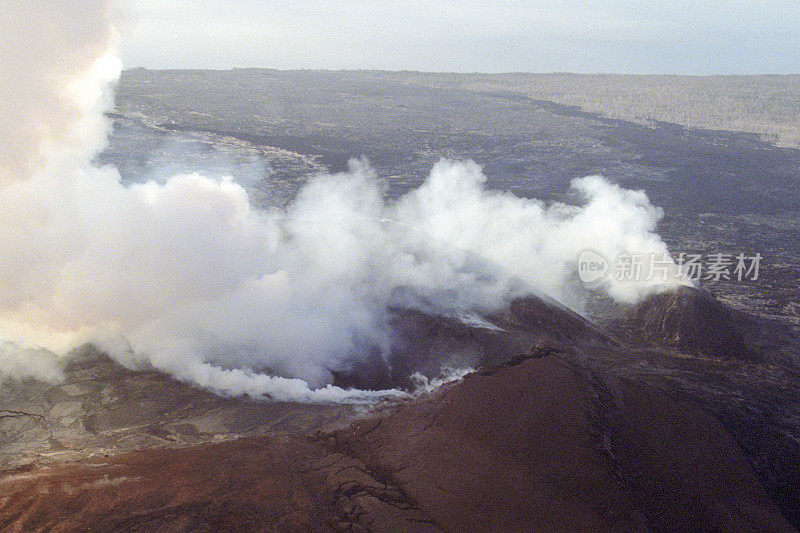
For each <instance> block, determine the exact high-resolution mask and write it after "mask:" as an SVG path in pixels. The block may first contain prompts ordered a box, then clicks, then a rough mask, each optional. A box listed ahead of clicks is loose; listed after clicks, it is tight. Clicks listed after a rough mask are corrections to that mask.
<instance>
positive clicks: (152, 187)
mask: <svg viewBox="0 0 800 533" xmlns="http://www.w3.org/2000/svg"><path fill="white" fill-rule="evenodd" d="M38 4H39V5H38V9H37V8H34V9H32V8H31V7H30V6H26V8H25V9H22V8H18V9H15V10H14V13H13V14H14V16H15V17H16V19H15V20H11V19H12V18H14V17H10V16H5V15H4V17H3V19H2V20H3V23H2V24H3V27H2V29H3V30H4V34H5V35H7V36H9V37H10V38H9V39H6V40H5V41H4V42H3V43H2V45H0V46H2V64H0V66H1V68H2V71H0V75H2V76H3V79H6V80H8V79H11V80H13V81H12V82H11V83H10V84H9V85H8V86H4V88H3V91H4V93H3V96H4V97H5V98H4V100H3V104H2V107H0V109H2V115H0V120H2V123H1V124H0V140H2V141H3V142H2V146H0V247H1V249H0V346H1V347H2V349H1V350H0V372H3V373H6V374H12V375H16V376H21V375H37V376H39V377H42V378H47V379H56V378H57V377H58V375H59V373H58V364H57V363H58V359H57V357H55V356H54V357H52V358H48V357H47V356H46V355H44V354H47V353H53V354H55V355H56V356H61V355H64V354H67V353H68V352H69V351H70V350H72V349H74V348H75V347H77V346H80V345H82V344H84V343H87V342H91V343H94V344H96V345H98V346H99V347H101V348H103V349H105V350H107V351H108V352H109V353H110V354H112V355H113V356H114V357H116V358H118V359H119V360H121V361H123V362H124V363H126V364H129V365H135V364H137V363H139V362H143V361H144V362H148V363H150V364H152V365H153V366H155V367H157V368H160V369H163V370H165V371H168V372H170V373H172V374H173V375H175V376H176V377H178V378H179V379H184V380H188V381H191V382H194V383H196V384H198V385H201V386H204V387H208V388H210V389H212V390H215V391H218V392H221V393H228V394H250V395H253V396H260V395H269V396H271V397H273V398H277V399H299V400H306V401H315V400H320V401H349V400H362V399H369V398H375V397H379V396H382V395H385V394H399V393H397V392H396V391H395V392H386V391H383V392H369V391H344V390H342V389H340V388H337V387H333V386H330V383H331V382H332V380H333V374H332V372H334V371H337V370H341V369H346V368H347V366H348V364H349V362H350V361H352V359H353V358H355V357H358V356H359V354H360V353H362V352H363V351H364V348H365V347H371V348H377V349H382V350H384V351H385V350H386V349H387V347H388V345H389V331H388V326H387V309H388V308H389V307H390V306H393V305H410V306H423V305H424V306H426V307H427V308H434V310H440V311H448V312H454V311H455V312H458V311H462V310H478V311H481V310H484V311H488V310H493V309H497V308H499V307H501V306H503V305H504V304H505V303H507V302H508V300H509V299H510V298H511V297H513V296H516V295H518V294H521V293H522V292H525V291H534V292H535V291H539V292H542V293H545V294H548V295H550V296H552V297H554V298H556V299H558V300H561V301H562V302H566V303H567V304H568V305H570V306H573V307H575V306H577V305H579V298H578V296H577V295H576V294H574V292H573V291H572V290H571V289H570V287H572V286H573V282H574V278H575V261H576V259H577V257H578V254H579V252H580V251H581V250H582V249H584V248H587V247H591V248H593V249H595V250H597V251H599V252H601V253H603V254H606V255H607V256H608V257H615V256H616V255H617V254H619V253H626V252H627V253H652V254H664V253H666V247H665V245H664V243H663V242H662V241H661V240H660V239H659V238H658V236H657V235H656V234H654V233H653V231H654V229H655V225H656V223H657V221H658V219H659V218H660V216H661V212H660V210H658V209H657V208H655V207H653V206H651V205H650V203H649V202H648V200H647V197H646V196H645V195H644V193H641V192H632V191H627V190H624V189H621V188H619V187H617V186H615V185H611V184H609V183H607V182H606V181H605V180H603V179H602V178H600V177H588V178H583V179H580V180H575V181H574V182H573V184H572V186H573V188H574V189H575V190H577V191H578V192H579V193H581V194H582V195H583V196H584V198H585V205H584V206H583V207H571V206H566V205H561V204H556V205H553V206H550V207H547V206H545V205H544V204H542V203H541V202H539V201H536V200H525V199H520V198H516V197H514V196H513V195H510V194H506V193H500V192H493V191H487V190H485V189H484V182H485V179H486V178H485V176H484V175H483V173H482V171H481V169H480V167H478V165H476V164H474V163H471V162H466V163H458V162H451V161H442V162H440V163H438V164H437V165H436V166H435V167H434V168H433V169H432V171H431V175H430V177H429V178H428V180H427V181H426V182H425V183H424V184H423V185H422V186H421V187H420V188H419V189H417V190H415V191H412V192H411V193H409V194H408V195H406V196H405V197H403V198H401V199H400V200H398V201H397V202H395V203H387V202H385V200H384V196H383V189H382V186H381V182H380V180H378V179H377V177H376V176H375V173H374V172H373V170H372V169H371V168H370V167H369V166H368V164H367V163H366V162H363V161H354V162H353V163H352V164H351V169H350V171H349V172H347V173H343V174H337V175H328V176H320V177H318V178H316V179H314V180H313V181H312V182H311V183H309V185H308V186H307V187H305V188H304V189H303V190H302V191H301V192H300V194H299V195H298V198H297V199H296V201H295V202H294V203H293V204H292V205H291V207H290V208H289V209H288V210H287V211H286V212H278V211H273V212H266V213H265V212H259V211H257V210H255V209H254V208H253V207H252V206H251V204H250V202H249V199H248V196H247V193H246V192H245V189H244V188H243V187H241V186H240V185H238V184H236V183H234V182H232V181H231V180H224V179H223V180H214V179H209V178H207V177H203V176H201V175H199V174H187V175H179V176H174V177H172V178H170V179H169V180H167V181H166V182H164V183H157V182H155V181H151V182H147V183H143V184H134V185H130V186H124V185H122V184H121V183H120V177H119V173H118V172H117V171H116V169H114V168H108V167H105V168H97V167H94V166H92V165H91V163H90V160H91V158H92V156H93V155H94V154H95V153H96V151H97V150H98V149H99V148H100V147H102V145H103V142H104V140H105V135H106V132H107V124H106V123H105V121H104V120H103V117H102V110H103V108H104V106H107V105H108V104H109V102H110V96H109V95H110V90H109V86H110V83H111V81H112V80H113V79H114V77H115V76H116V75H117V74H118V72H119V63H118V61H116V60H115V59H114V56H113V54H111V53H110V51H111V50H112V48H113V30H112V27H111V25H110V23H109V21H108V16H107V12H108V7H107V4H106V2H100V1H95V2H85V3H82V4H81V7H80V8H79V9H77V8H75V6H74V4H72V3H69V4H67V3H63V5H61V6H56V7H53V4H52V3H45V2H41V3H38ZM59 7H60V8H62V9H59ZM36 32H39V33H40V34H42V33H43V34H44V35H45V38H42V39H40V40H38V41H37V42H36V43H35V44H33V45H31V46H28V45H27V40H26V39H25V36H26V35H28V34H34V33H36ZM11 108H13V109H11ZM26 117H28V120H26ZM659 287H660V285H659V284H658V283H654V282H638V283H636V282H629V283H614V282H608V283H607V286H606V289H607V290H608V292H609V293H610V294H611V295H612V296H614V297H617V298H620V299H624V300H628V301H632V300H635V299H636V298H637V297H640V296H641V295H642V294H645V293H647V292H649V291H652V290H655V289H658V288H659ZM277 376H282V377H277Z"/></svg>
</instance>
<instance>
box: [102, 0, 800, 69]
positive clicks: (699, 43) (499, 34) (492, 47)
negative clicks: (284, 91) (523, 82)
mask: <svg viewBox="0 0 800 533" xmlns="http://www.w3.org/2000/svg"><path fill="white" fill-rule="evenodd" d="M114 19H115V24H116V25H117V28H118V30H119V32H120V36H121V37H120V43H119V44H120V51H121V56H122V59H123V61H124V63H125V65H126V66H128V67H144V68H149V69H156V70H160V69H174V68H190V69H223V70H225V69H230V68H234V67H237V68H276V69H280V70H299V69H304V70H388V71H402V70H409V71H419V72H453V73H489V74H493V73H510V72H524V73H562V72H563V73H576V74H652V75H736V74H740V75H755V74H790V73H796V72H797V71H798V70H797V69H798V67H797V61H796V59H797V57H800V36H798V34H797V32H796V28H797V27H798V26H800V6H798V4H797V3H796V2H791V1H771V2H764V3H747V2H738V1H737V2H699V1H689V2H682V3H681V4H680V5H663V4H661V3H658V2H653V1H644V2H628V1H618V2H613V3H606V2H599V1H590V2H574V1H572V2H562V3H558V4H552V3H548V2H542V1H531V0H528V1H519V0H504V1H495V2H490V3H489V4H488V5H486V4H483V3H479V2H475V1H466V2H439V3H436V4H435V5H431V4H428V3H423V2H416V1H415V2H410V3H405V4H403V5H402V6H400V5H396V4H394V3H391V2H388V1H385V0H369V1H366V2H361V3H359V4H358V5H353V4H351V3H347V2H342V1H339V0H322V1H315V2H310V1H308V0H304V1H301V2H291V3H290V2H286V1H283V0H279V1H275V2H270V3H265V2H262V1H256V0H245V1H242V2H237V3H229V2H222V1H221V0H209V1H206V2H203V3H200V4H197V3H192V2H187V1H184V0H178V1H176V2H170V3H169V5H162V4H160V3H158V2H154V1H153V0H127V1H124V2H122V4H120V5H119V7H118V9H117V11H116V13H115V16H114Z"/></svg>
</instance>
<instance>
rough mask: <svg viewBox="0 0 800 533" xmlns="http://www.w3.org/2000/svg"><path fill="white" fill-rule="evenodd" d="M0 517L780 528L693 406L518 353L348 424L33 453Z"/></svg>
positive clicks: (309, 526)
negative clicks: (190, 443)
mask: <svg viewBox="0 0 800 533" xmlns="http://www.w3.org/2000/svg"><path fill="white" fill-rule="evenodd" d="M0 490H1V491H2V492H1V493H0V494H2V496H0V528H3V529H10V530H14V529H17V530H53V531H69V530H81V529H92V530H103V531H114V530H117V531H122V530H124V531H131V530H134V531H137V530H138V531H175V530H230V531H243V530H276V531H331V530H348V529H349V530H356V531H365V530H373V531H437V530H446V531H511V530H517V531H531V530H572V531H574V530H577V529H581V530H587V529H588V530H645V529H650V528H656V529H669V530H675V529H680V530H687V529H704V530H708V529H713V530H771V531H779V530H791V528H790V526H789V525H788V524H787V523H786V522H785V520H784V519H783V518H782V516H781V515H780V513H779V512H778V511H777V510H776V509H775V507H774V505H773V504H772V503H771V502H770V501H769V500H768V498H767V497H766V495H765V493H764V491H763V490H762V488H761V486H760V485H759V482H758V480H757V478H756V476H755V475H754V473H753V471H752V470H751V469H750V467H749V465H748V464H747V462H746V460H745V458H744V456H743V455H742V452H741V451H740V450H739V448H738V447H737V446H736V445H735V444H734V443H733V442H732V441H731V439H730V438H729V437H728V436H727V434H726V433H725V431H724V429H723V428H722V427H721V426H720V425H719V423H718V422H717V421H716V420H715V419H713V418H711V417H710V416H708V415H705V414H703V413H702V412H700V411H699V410H697V409H695V408H693V407H690V406H689V405H686V404H682V403H680V402H677V401H675V400H672V399H670V398H669V397H667V396H664V395H663V394H662V393H659V392H656V391H655V390H652V389H650V388H648V387H646V386H645V385H638V384H633V383H631V382H628V381H626V380H619V379H615V380H612V379H610V378H600V377H598V376H596V375H591V374H590V373H586V372H584V371H577V370H575V369H574V368H573V367H572V366H571V365H570V364H568V363H566V362H564V361H563V360H562V359H560V358H557V357H554V356H548V357H544V358H541V359H528V360H525V361H522V362H521V363H519V364H516V365H512V366H504V367H499V368H497V369H495V370H492V371H486V372H482V373H478V374H474V375H472V376H469V377H467V378H466V379H465V380H464V381H463V382H462V383H460V384H457V385H453V386H449V387H447V388H445V389H444V390H441V391H440V392H439V393H438V394H435V395H432V396H429V397H424V398H421V399H419V400H416V401H414V402H409V403H406V404H404V405H400V406H396V407H390V408H384V409H382V410H379V411H377V412H375V413H373V414H371V415H370V416H369V417H367V418H364V419H361V420H359V421H357V422H355V423H354V424H353V425H352V426H350V427H349V428H347V429H344V430H341V431H337V432H333V433H321V432H320V433H317V434H315V435H313V436H288V435H279V434H276V435H273V436H268V437H253V438H243V439H239V440H235V441H231V442H225V443H220V444H205V445H200V446H195V447H189V448H182V449H162V450H145V451H139V452H134V453H129V454H124V455H119V456H114V457H110V458H106V459H102V460H100V459H95V460H89V461H83V462H78V463H73V464H61V465H54V466H50V467H35V468H32V469H30V470H28V471H22V470H19V471H16V472H12V473H8V474H7V475H5V476H4V477H2V478H0Z"/></svg>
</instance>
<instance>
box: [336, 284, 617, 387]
mask: <svg viewBox="0 0 800 533" xmlns="http://www.w3.org/2000/svg"><path fill="white" fill-rule="evenodd" d="M389 324H390V329H391V347H390V350H389V354H388V355H387V356H383V355H381V354H380V351H379V350H378V349H374V350H373V352H372V353H371V354H370V355H368V356H367V357H366V358H364V357H363V355H359V357H358V358H357V359H356V360H354V361H353V362H352V365H351V367H350V368H348V369H346V370H344V371H338V372H335V375H336V384H337V385H340V386H345V387H348V386H349V387H357V388H362V389H365V388H368V389H386V388H392V387H401V388H413V382H412V380H411V375H412V374H414V373H415V372H420V373H422V374H424V375H427V376H433V375H437V374H438V373H439V372H441V370H442V367H451V368H478V367H488V366H494V365H499V364H502V363H504V362H505V361H508V360H510V359H514V358H518V357H527V356H529V355H531V354H533V353H534V352H535V351H536V349H537V348H538V347H540V346H542V345H547V346H561V347H563V348H565V349H566V347H567V346H569V347H570V349H574V348H576V347H580V346H586V345H589V344H595V345H614V344H615V342H614V341H613V340H612V339H611V338H610V337H608V335H606V334H605V333H603V332H602V331H601V330H599V329H598V328H597V327H596V326H594V325H593V324H591V323H590V322H589V321H587V320H586V319H584V318H583V317H581V316H580V315H578V314H576V313H574V312H572V311H570V310H569V309H567V308H566V307H564V306H563V305H561V304H559V303H558V302H556V301H554V300H546V299H544V298H540V297H538V296H532V295H531V296H526V297H521V298H516V299H514V300H513V301H511V303H510V304H509V305H508V306H507V307H506V308H505V309H503V310H501V311H499V312H496V313H493V314H491V315H489V316H480V315H478V314H477V313H475V314H473V315H471V317H462V318H458V317H452V316H442V315H438V314H434V313H424V312H421V311H417V310H414V309H399V308H397V309H393V310H392V314H391V317H390V320H389Z"/></svg>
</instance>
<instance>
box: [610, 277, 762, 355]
mask: <svg viewBox="0 0 800 533" xmlns="http://www.w3.org/2000/svg"><path fill="white" fill-rule="evenodd" d="M613 327H614V329H615V330H617V331H619V332H620V336H622V337H624V338H627V339H631V340H634V341H644V342H646V343H652V344H655V345H657V346H660V347H663V348H668V349H673V350H677V351H678V352H681V353H684V354H689V355H703V356H709V357H718V358H723V359H724V358H731V357H736V358H748V357H752V356H753V355H754V354H753V353H752V351H751V350H750V349H749V348H748V345H747V343H746V340H745V337H746V335H747V334H752V331H753V328H754V326H753V324H752V323H750V322H749V321H748V320H747V318H746V317H744V316H742V315H741V314H740V313H737V312H735V311H733V310H732V309H729V308H727V307H726V306H725V305H723V304H722V303H720V302H719V301H718V300H717V299H716V298H714V296H713V295H711V294H710V293H708V292H706V291H701V290H698V289H694V288H690V287H679V288H678V289H677V290H675V291H672V292H663V293H659V294H655V295H652V296H650V297H648V298H646V299H645V300H644V301H642V302H640V303H639V304H638V305H636V306H634V307H633V308H632V309H630V310H629V311H628V313H627V316H626V317H625V318H623V319H622V320H621V321H620V322H617V323H616V324H614V326H613Z"/></svg>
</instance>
